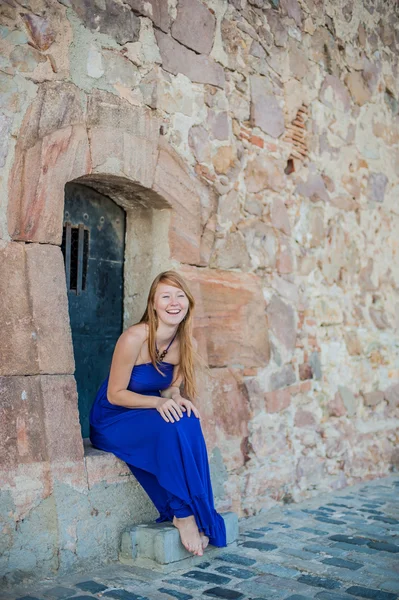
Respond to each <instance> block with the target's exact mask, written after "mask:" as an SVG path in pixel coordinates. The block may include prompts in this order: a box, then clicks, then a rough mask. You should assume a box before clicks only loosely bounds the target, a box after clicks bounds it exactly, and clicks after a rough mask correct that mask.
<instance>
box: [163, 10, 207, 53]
mask: <svg viewBox="0 0 399 600" xmlns="http://www.w3.org/2000/svg"><path fill="white" fill-rule="evenodd" d="M215 28H216V19H215V15H214V14H212V13H211V11H210V10H209V9H208V8H207V7H206V6H205V5H204V4H202V2H200V1H199V0H180V1H179V3H178V5H177V15H176V20H175V21H174V23H173V25H172V36H173V37H174V38H175V39H176V40H177V41H178V42H180V43H181V44H183V45H184V46H187V48H191V49H192V50H195V52H198V53H199V54H209V53H210V51H211V50H212V45H213V37H214V34H215Z"/></svg>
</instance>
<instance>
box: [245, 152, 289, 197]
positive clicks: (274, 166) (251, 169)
mask: <svg viewBox="0 0 399 600" xmlns="http://www.w3.org/2000/svg"><path fill="white" fill-rule="evenodd" d="M245 183H246V186H247V191H248V192H255V193H256V192H261V191H263V190H266V189H271V190H274V191H275V192H278V191H281V190H282V189H283V187H284V184H285V176H284V173H283V171H282V167H281V165H280V164H279V163H278V162H277V160H275V159H274V158H268V157H266V156H264V155H263V154H259V155H258V156H255V158H253V159H252V160H251V161H249V162H248V165H247V168H246V169H245Z"/></svg>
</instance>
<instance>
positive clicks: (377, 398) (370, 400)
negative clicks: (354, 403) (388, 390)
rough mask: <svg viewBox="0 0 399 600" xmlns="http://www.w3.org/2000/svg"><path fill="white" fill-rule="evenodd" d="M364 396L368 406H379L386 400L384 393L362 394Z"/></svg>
mask: <svg viewBox="0 0 399 600" xmlns="http://www.w3.org/2000/svg"><path fill="white" fill-rule="evenodd" d="M362 396H363V400H364V404H365V405H366V406H377V404H379V403H380V402H382V401H383V400H384V392H381V391H375V392H362Z"/></svg>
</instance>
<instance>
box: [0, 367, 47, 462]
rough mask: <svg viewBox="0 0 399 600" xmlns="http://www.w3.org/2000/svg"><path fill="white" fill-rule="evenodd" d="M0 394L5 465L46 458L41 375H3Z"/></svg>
mask: <svg viewBox="0 0 399 600" xmlns="http://www.w3.org/2000/svg"><path fill="white" fill-rule="evenodd" d="M0 397H1V406H0V415H1V418H0V429H1V431H0V461H1V467H2V469H12V468H15V467H17V466H18V465H19V464H29V463H35V462H43V461H45V460H46V459H47V452H46V444H45V436H44V423H43V417H44V415H43V403H42V397H41V387H40V377H38V376H34V377H0ZM50 410H51V409H50Z"/></svg>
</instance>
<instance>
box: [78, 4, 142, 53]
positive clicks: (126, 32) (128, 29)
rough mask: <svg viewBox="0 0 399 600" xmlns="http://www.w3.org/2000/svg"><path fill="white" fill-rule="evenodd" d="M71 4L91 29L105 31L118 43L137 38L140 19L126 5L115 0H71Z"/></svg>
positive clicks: (133, 40) (132, 40)
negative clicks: (103, 0) (99, 0)
mask: <svg viewBox="0 0 399 600" xmlns="http://www.w3.org/2000/svg"><path fill="white" fill-rule="evenodd" d="M71 6H72V8H73V10H74V11H75V12H76V13H77V14H78V16H79V17H80V19H82V21H83V23H84V24H85V26H86V27H88V29H90V30H91V31H100V32H101V33H106V34H107V35H109V36H111V37H113V38H114V39H115V40H116V41H117V42H118V44H126V42H135V41H137V40H138V39H139V32H140V19H139V18H138V17H137V16H136V15H135V14H134V13H133V12H132V11H131V10H129V8H127V6H126V5H123V4H119V3H117V2H116V1H115V0H106V2H105V3H104V4H102V5H101V4H99V3H95V4H93V2H90V0H71Z"/></svg>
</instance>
